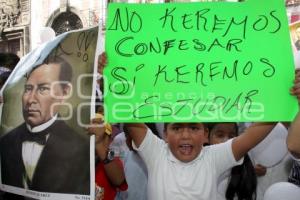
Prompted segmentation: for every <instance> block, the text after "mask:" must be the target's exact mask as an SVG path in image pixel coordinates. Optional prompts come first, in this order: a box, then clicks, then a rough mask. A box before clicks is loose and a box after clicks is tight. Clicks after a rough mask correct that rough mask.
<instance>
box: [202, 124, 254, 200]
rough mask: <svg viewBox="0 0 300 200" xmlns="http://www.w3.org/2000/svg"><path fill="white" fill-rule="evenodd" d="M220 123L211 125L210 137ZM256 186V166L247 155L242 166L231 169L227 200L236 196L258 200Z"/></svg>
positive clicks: (247, 199)
mask: <svg viewBox="0 0 300 200" xmlns="http://www.w3.org/2000/svg"><path fill="white" fill-rule="evenodd" d="M217 124H220V123H209V124H208V129H209V137H210V134H211V130H212V129H213V128H214V127H215V126H216V125H217ZM233 124H234V126H235V131H236V136H237V135H238V125H237V123H233ZM256 185H257V177H256V174H255V169H254V166H253V164H252V162H251V160H250V158H249V156H248V154H246V155H245V156H244V162H243V163H242V164H241V165H238V166H235V167H233V168H232V169H231V175H230V177H229V181H228V185H227V189H226V193H225V197H226V199H227V200H233V199H235V198H234V197H235V196H236V197H237V199H238V200H255V199H256Z"/></svg>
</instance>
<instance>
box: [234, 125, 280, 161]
mask: <svg viewBox="0 0 300 200" xmlns="http://www.w3.org/2000/svg"><path fill="white" fill-rule="evenodd" d="M275 125H276V123H273V122H270V123H253V124H252V125H251V126H249V127H248V128H247V129H245V131H244V133H242V134H241V135H239V136H238V137H236V138H234V139H233V141H232V152H233V155H234V158H235V160H237V161H238V160H240V159H241V158H242V157H243V156H244V155H245V154H246V153H247V152H248V151H249V150H250V149H252V148H253V147H255V146H256V145H257V144H258V143H260V142H261V141H262V140H263V139H264V138H265V137H267V136H268V134H269V133H270V132H271V131H272V129H273V128H274V127H275Z"/></svg>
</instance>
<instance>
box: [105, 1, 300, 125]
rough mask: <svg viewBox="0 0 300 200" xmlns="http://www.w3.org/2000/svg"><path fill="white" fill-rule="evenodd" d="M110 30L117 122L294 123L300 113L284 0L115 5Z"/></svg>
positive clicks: (109, 94) (110, 102)
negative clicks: (293, 92) (293, 91)
mask: <svg viewBox="0 0 300 200" xmlns="http://www.w3.org/2000/svg"><path fill="white" fill-rule="evenodd" d="M258 4H260V6H258ZM106 35H107V41H106V51H107V54H108V57H109V63H108V67H107V68H106V70H105V74H106V78H107V82H106V85H105V86H106V88H105V103H106V106H107V107H106V115H105V116H106V117H107V119H108V120H109V121H111V122H133V121H135V122H136V121H140V122H142V121H144V122H171V121H181V122H187V121H189V122H199V121H278V120H283V121H288V120H291V119H292V118H293V117H294V115H295V113H296V108H297V103H296V101H295V100H294V99H293V97H291V96H290V95H289V94H288V91H289V88H290V87H291V86H292V80H293V77H294V68H293V57H292V51H291V45H290V38H289V29H288V23H287V16H286V12H285V5H284V1H278V0H266V1H257V0H249V1H246V2H242V3H229V2H209V3H207V2H204V3H170V4H151V5H141V4H139V5H134V4H110V5H109V16H108V23H107V33H106ZM285 105H286V106H285Z"/></svg>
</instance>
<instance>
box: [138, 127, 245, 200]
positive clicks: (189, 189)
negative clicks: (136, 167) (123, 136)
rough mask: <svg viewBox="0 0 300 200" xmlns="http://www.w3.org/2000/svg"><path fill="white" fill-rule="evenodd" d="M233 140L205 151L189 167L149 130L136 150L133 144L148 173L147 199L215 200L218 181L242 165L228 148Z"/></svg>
mask: <svg viewBox="0 0 300 200" xmlns="http://www.w3.org/2000/svg"><path fill="white" fill-rule="evenodd" d="M231 143H232V140H229V141H227V142H226V143H222V144H218V145H212V146H208V147H204V148H203V149H202V151H201V153H200V154H199V156H198V157H197V158H196V159H194V160H193V161H191V162H189V163H184V162H181V161H179V160H177V159H176V158H175V157H174V156H173V154H172V153H171V151H170V149H169V147H168V144H167V143H165V142H164V141H163V140H161V139H159V138H158V137H156V136H155V135H153V134H152V132H151V131H150V130H148V132H147V134H146V136H145V139H144V140H143V142H142V144H141V145H140V147H139V148H136V146H135V145H134V144H133V147H134V148H135V149H136V150H137V151H138V153H139V154H140V156H141V157H142V159H143V160H144V162H145V164H146V166H147V170H148V199H155V200H162V199H165V200H170V199H172V200H173V199H174V200H194V199H195V200H215V199H217V182H218V177H219V176H220V175H221V174H222V173H223V172H225V171H226V170H228V169H230V168H232V167H233V166H235V165H238V164H241V163H242V162H243V159H241V160H240V161H239V162H237V161H236V160H235V158H234V156H233V153H232V148H231Z"/></svg>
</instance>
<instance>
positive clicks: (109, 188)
mask: <svg viewBox="0 0 300 200" xmlns="http://www.w3.org/2000/svg"><path fill="white" fill-rule="evenodd" d="M114 161H116V162H117V163H118V164H119V165H120V167H122V168H123V164H122V161H121V160H120V159H118V158H115V159H114ZM95 179H96V184H97V185H98V186H100V187H102V188H103V189H104V199H103V200H114V199H115V196H116V194H117V192H118V191H119V190H121V191H125V190H127V187H128V186H127V183H126V181H124V183H123V184H122V185H121V186H119V187H115V186H113V185H112V184H111V183H110V182H109V180H108V177H107V176H106V174H105V169H104V164H103V163H102V162H99V163H98V164H97V166H96V173H95Z"/></svg>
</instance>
